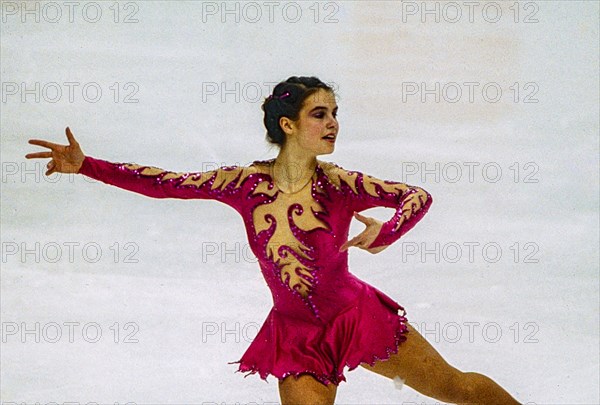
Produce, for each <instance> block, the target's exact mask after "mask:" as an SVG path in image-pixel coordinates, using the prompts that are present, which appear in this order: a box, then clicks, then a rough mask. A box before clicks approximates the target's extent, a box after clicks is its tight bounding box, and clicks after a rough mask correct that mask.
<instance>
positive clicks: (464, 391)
mask: <svg viewBox="0 0 600 405" xmlns="http://www.w3.org/2000/svg"><path fill="white" fill-rule="evenodd" d="M482 377H483V376H482V375H481V374H479V373H475V372H470V371H466V372H465V371H459V372H458V373H457V375H456V377H455V378H454V381H453V384H452V386H453V391H452V394H453V396H454V397H455V398H456V399H457V400H461V401H465V402H467V403H470V401H475V400H477V399H478V398H479V396H480V394H481V390H482V387H483V385H484V384H483V381H482ZM473 403H475V402H473Z"/></svg>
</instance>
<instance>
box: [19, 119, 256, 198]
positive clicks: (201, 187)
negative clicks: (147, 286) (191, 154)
mask: <svg viewBox="0 0 600 405" xmlns="http://www.w3.org/2000/svg"><path fill="white" fill-rule="evenodd" d="M66 134H67V139H68V140H69V145H58V144H54V143H51V142H47V141H42V140H35V139H32V140H30V141H29V143H31V144H34V145H40V146H44V147H47V148H50V149H51V152H36V153H30V154H28V155H26V156H25V157H27V158H28V159H30V158H52V159H51V160H50V162H49V163H48V171H47V172H46V175H49V174H51V173H54V172H59V173H81V174H84V175H86V176H88V177H91V178H93V179H95V180H99V181H102V182H104V183H106V184H110V185H113V186H116V187H120V188H123V189H126V190H129V191H133V192H136V193H139V194H143V195H146V196H148V197H152V198H181V199H191V198H199V199H215V200H219V201H222V202H224V203H227V204H229V205H231V206H233V207H234V208H236V209H237V208H238V205H239V203H240V202H241V199H240V198H239V193H240V191H241V188H240V185H241V182H242V180H243V179H244V178H245V177H247V174H248V172H247V171H246V170H247V168H246V167H238V166H231V167H227V166H226V167H221V168H219V169H216V170H212V171H207V172H197V173H175V172H170V171H166V170H163V169H160V168H157V167H152V166H141V165H137V164H134V163H113V162H108V161H106V160H102V159H97V158H93V157H91V156H85V155H84V154H83V152H82V150H81V148H80V146H79V144H78V143H77V141H76V140H75V137H74V136H73V134H72V133H71V130H70V129H69V128H68V127H67V129H66Z"/></svg>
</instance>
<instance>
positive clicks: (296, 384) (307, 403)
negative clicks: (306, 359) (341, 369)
mask: <svg viewBox="0 0 600 405" xmlns="http://www.w3.org/2000/svg"><path fill="white" fill-rule="evenodd" d="M336 392H337V386H336V385H335V384H328V385H325V384H323V383H321V382H320V381H319V380H317V379H316V378H314V377H313V376H312V375H310V374H300V375H299V376H298V378H297V379H296V377H295V376H293V375H289V376H287V377H286V378H284V379H283V380H279V396H280V398H281V404H282V405H333V402H334V400H335V394H336Z"/></svg>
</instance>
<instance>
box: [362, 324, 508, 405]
mask: <svg viewBox="0 0 600 405" xmlns="http://www.w3.org/2000/svg"><path fill="white" fill-rule="evenodd" d="M407 326H408V329H409V332H408V333H407V334H406V335H405V336H406V337H407V340H406V341H404V342H401V343H400V345H399V346H398V353H397V354H394V355H392V356H391V357H390V358H389V359H388V360H385V361H383V360H380V361H377V362H376V363H375V365H374V366H370V365H368V364H367V363H363V364H361V366H362V367H364V368H366V369H367V370H370V371H373V372H375V373H377V374H381V375H383V376H385V377H388V378H391V379H394V377H400V378H401V379H402V380H404V383H405V384H406V385H408V386H409V387H411V388H413V389H415V390H416V391H418V392H420V393H422V394H424V395H427V396H428V397H431V398H435V399H437V400H440V401H444V402H449V403H454V404H486V405H490V404H495V405H496V404H497V405H504V404H507V405H514V404H519V402H517V401H516V400H515V399H514V398H513V397H511V396H510V395H509V394H508V393H507V392H506V391H505V390H504V389H502V387H500V386H499V385H498V384H496V383H495V382H494V381H493V380H491V379H490V378H488V377H486V376H484V375H482V374H479V373H473V372H462V371H460V370H458V369H456V368H454V367H452V366H451V365H450V364H448V363H447V362H446V361H445V360H444V359H443V358H442V356H440V354H439V353H438V352H437V351H436V350H435V349H434V348H433V346H431V345H430V344H429V343H428V342H427V340H425V338H423V336H421V334H420V333H419V332H417V331H416V330H415V329H414V328H413V327H412V326H411V325H410V324H407Z"/></svg>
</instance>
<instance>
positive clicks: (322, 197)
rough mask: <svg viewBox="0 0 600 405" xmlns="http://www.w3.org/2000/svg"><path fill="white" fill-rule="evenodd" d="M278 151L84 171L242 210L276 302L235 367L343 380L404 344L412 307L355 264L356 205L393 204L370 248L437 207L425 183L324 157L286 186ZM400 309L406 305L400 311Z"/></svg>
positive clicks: (98, 164)
mask: <svg viewBox="0 0 600 405" xmlns="http://www.w3.org/2000/svg"><path fill="white" fill-rule="evenodd" d="M273 163H274V159H270V160H263V161H258V160H257V161H254V162H252V164H249V165H248V166H221V167H220V168H218V169H215V170H211V171H205V172H197V173H183V172H178V173H175V172H169V171H165V170H163V169H160V168H157V167H152V166H142V165H138V164H134V163H112V162H108V161H105V160H101V159H95V158H93V157H90V156H86V158H85V160H84V162H83V164H82V166H81V169H80V171H79V173H81V174H84V175H86V176H88V177H91V178H93V179H96V180H99V181H102V182H104V183H107V184H111V185H113V186H116V187H120V188H123V189H126V190H129V191H133V192H136V193H140V194H143V195H146V196H148V197H153V198H180V199H192V198H197V199H214V200H218V201H220V202H223V203H225V204H227V205H229V206H231V207H233V208H234V209H235V210H236V211H237V212H239V213H240V215H241V216H242V218H243V221H244V224H245V227H246V233H247V236H248V242H249V245H250V248H251V249H252V252H253V253H254V255H255V256H256V258H257V259H258V262H259V263H260V269H261V271H262V274H263V276H264V278H265V281H266V283H267V285H268V287H269V289H270V290H271V294H272V296H273V307H272V308H271V311H270V312H269V314H268V315H267V317H266V319H265V321H264V323H263V325H262V327H261V328H260V329H259V331H258V334H257V335H256V337H255V338H254V340H253V341H252V343H251V344H250V346H249V347H248V349H247V350H246V352H245V353H244V354H243V355H242V357H241V359H240V360H238V361H234V362H229V363H228V364H236V363H239V367H238V370H237V371H236V372H248V374H246V375H245V377H247V376H248V375H250V374H255V373H259V375H260V377H261V378H262V379H263V380H265V381H266V380H267V376H268V375H269V374H271V375H273V376H275V377H276V378H278V379H279V380H282V379H283V378H285V377H287V376H288V375H294V376H296V377H297V376H298V375H300V374H304V373H308V374H311V375H312V376H314V377H315V378H316V379H317V380H319V381H320V382H321V383H323V384H325V385H327V384H330V383H332V384H335V385H338V384H339V383H340V382H341V381H346V378H345V377H344V373H343V372H344V367H346V366H348V368H349V371H351V370H353V369H355V368H356V367H358V366H359V365H360V364H361V363H368V364H370V365H373V364H374V363H375V362H376V361H377V360H378V359H388V358H389V357H390V356H391V355H392V354H394V353H397V352H398V344H400V343H401V342H403V341H405V340H406V336H405V335H406V334H407V332H408V329H407V326H406V323H407V318H406V317H405V315H406V311H405V310H404V308H403V307H402V306H400V305H399V304H398V303H397V302H395V301H394V300H392V299H391V298H390V297H388V296H387V295H385V294H384V293H383V292H381V291H379V290H378V289H377V288H375V287H373V286H371V285H370V284H368V283H366V282H364V281H362V280H360V279H358V278H357V277H356V276H354V275H353V274H352V273H350V272H349V271H348V250H346V251H344V252H339V248H340V246H341V245H342V244H343V243H344V242H346V241H347V240H348V233H349V232H348V231H349V228H350V222H351V220H352V218H353V211H356V212H360V211H363V210H366V209H368V208H372V207H378V206H379V207H389V208H394V209H395V210H396V212H395V213H394V215H393V217H392V218H391V219H390V220H389V221H387V222H385V223H384V225H383V226H382V228H381V231H380V233H379V234H378V236H377V238H376V239H375V240H374V241H373V243H372V244H371V245H370V246H369V247H378V246H383V245H389V244H391V243H393V242H394V241H396V240H397V239H398V238H400V237H401V236H402V235H404V234H405V233H406V232H408V231H409V230H410V229H411V228H412V227H413V226H414V225H415V224H416V223H417V222H418V221H419V220H421V218H422V217H423V216H424V215H425V213H426V212H427V211H428V209H429V206H430V205H431V203H432V198H431V195H430V194H429V193H428V192H427V191H425V190H423V189H422V188H419V187H414V186H410V185H408V184H404V183H399V182H394V181H383V180H379V179H376V178H374V177H372V176H369V175H366V174H362V173H360V172H357V171H347V170H345V169H343V168H342V167H340V166H338V165H336V164H334V163H330V162H323V161H320V160H317V167H316V170H315V172H314V174H313V177H312V181H309V182H308V183H307V185H306V186H304V188H303V189H301V190H299V191H297V192H295V193H285V192H282V191H281V190H279V189H278V188H277V186H276V185H275V184H274V183H273V180H272V166H273ZM399 310H400V311H401V314H399V313H398V311H399Z"/></svg>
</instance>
